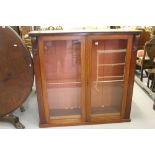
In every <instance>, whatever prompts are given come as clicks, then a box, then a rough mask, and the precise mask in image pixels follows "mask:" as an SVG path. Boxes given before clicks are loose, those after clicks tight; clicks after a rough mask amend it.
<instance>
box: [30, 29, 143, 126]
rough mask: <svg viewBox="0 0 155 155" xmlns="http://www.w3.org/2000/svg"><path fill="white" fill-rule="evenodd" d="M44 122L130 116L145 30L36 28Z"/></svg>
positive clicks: (35, 56) (54, 123) (34, 36)
mask: <svg viewBox="0 0 155 155" xmlns="http://www.w3.org/2000/svg"><path fill="white" fill-rule="evenodd" d="M29 35H30V36H31V40H32V46H33V47H32V48H33V61H34V69H35V79H36V90H37V99H38V105H39V116H40V127H50V126H65V125H79V124H97V123H114V122H124V121H130V110H131V101H132V93H133V84H134V71H135V62H136V50H137V43H138V39H139V36H140V31H121V30H119V31H118V30H117V31H116V30H112V31H69V32H67V31H40V32H39V31H34V32H30V33H29Z"/></svg>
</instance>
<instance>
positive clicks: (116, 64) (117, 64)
mask: <svg viewBox="0 0 155 155" xmlns="http://www.w3.org/2000/svg"><path fill="white" fill-rule="evenodd" d="M119 65H125V63H115V64H98V65H97V66H99V67H100V66H119Z"/></svg>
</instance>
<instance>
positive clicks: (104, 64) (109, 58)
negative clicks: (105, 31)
mask: <svg viewBox="0 0 155 155" xmlns="http://www.w3.org/2000/svg"><path fill="white" fill-rule="evenodd" d="M128 43H129V37H127V36H125V35H124V36H116V35H115V36H107V37H106V36H105V37H97V36H90V37H89V38H88V46H89V47H88V49H89V51H88V52H89V53H88V57H89V61H88V65H89V66H90V67H89V70H88V88H87V89H88V94H87V96H88V105H87V106H88V107H87V109H88V115H87V117H88V120H89V121H93V120H97V119H99V120H102V118H103V119H106V117H107V118H108V117H111V118H112V117H114V119H118V120H119V119H120V118H121V116H122V115H123V114H122V113H123V110H124V105H123V104H124V103H125V102H124V100H125V98H124V95H125V93H126V89H125V85H126V84H125V81H126V80H127V76H128V75H127V74H126V72H127V70H128V66H129V64H128V59H129V57H130V55H131V50H130V49H129V45H128ZM127 53H128V54H127ZM127 56H128V58H127Z"/></svg>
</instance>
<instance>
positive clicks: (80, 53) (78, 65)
mask: <svg viewBox="0 0 155 155" xmlns="http://www.w3.org/2000/svg"><path fill="white" fill-rule="evenodd" d="M40 42H41V44H40V49H41V50H40V51H39V53H40V60H41V61H42V64H43V65H42V68H41V69H42V73H43V75H42V82H43V89H44V90H43V92H44V94H43V95H44V104H45V110H46V113H47V117H48V120H49V122H50V123H58V124H59V123H60V124H62V125H64V124H65V123H68V122H70V123H71V122H73V123H77V122H79V123H80V122H81V121H85V64H84V63H85V51H84V39H83V38H82V37H78V36H77V37H76V36H74V37H72V36H53V37H48V36H46V37H42V38H40Z"/></svg>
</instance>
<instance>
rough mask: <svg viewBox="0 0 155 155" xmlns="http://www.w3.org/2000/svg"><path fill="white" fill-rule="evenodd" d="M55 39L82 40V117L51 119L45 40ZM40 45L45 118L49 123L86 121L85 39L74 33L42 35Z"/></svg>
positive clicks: (39, 53) (39, 40)
mask: <svg viewBox="0 0 155 155" xmlns="http://www.w3.org/2000/svg"><path fill="white" fill-rule="evenodd" d="M54 40H80V42H81V119H80V120H79V118H77V119H76V118H68V119H67V118H66V117H65V118H64V119H50V116H49V107H48V96H47V88H46V72H45V69H46V67H45V53H44V52H45V51H44V42H45V41H54ZM38 42H39V43H38V45H39V52H38V55H39V60H40V72H41V82H42V92H43V94H42V96H43V103H42V104H43V105H44V106H43V107H44V111H45V118H46V120H47V123H50V124H52V123H53V124H55V125H57V124H67V123H68V124H73V123H75V124H76V122H77V123H80V122H85V121H86V120H85V119H86V110H85V102H86V101H85V87H86V81H85V39H84V37H82V36H78V35H77V36H75V35H74V36H73V35H69V36H66V35H64V36H63V35H61V36H40V37H39V39H38Z"/></svg>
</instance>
